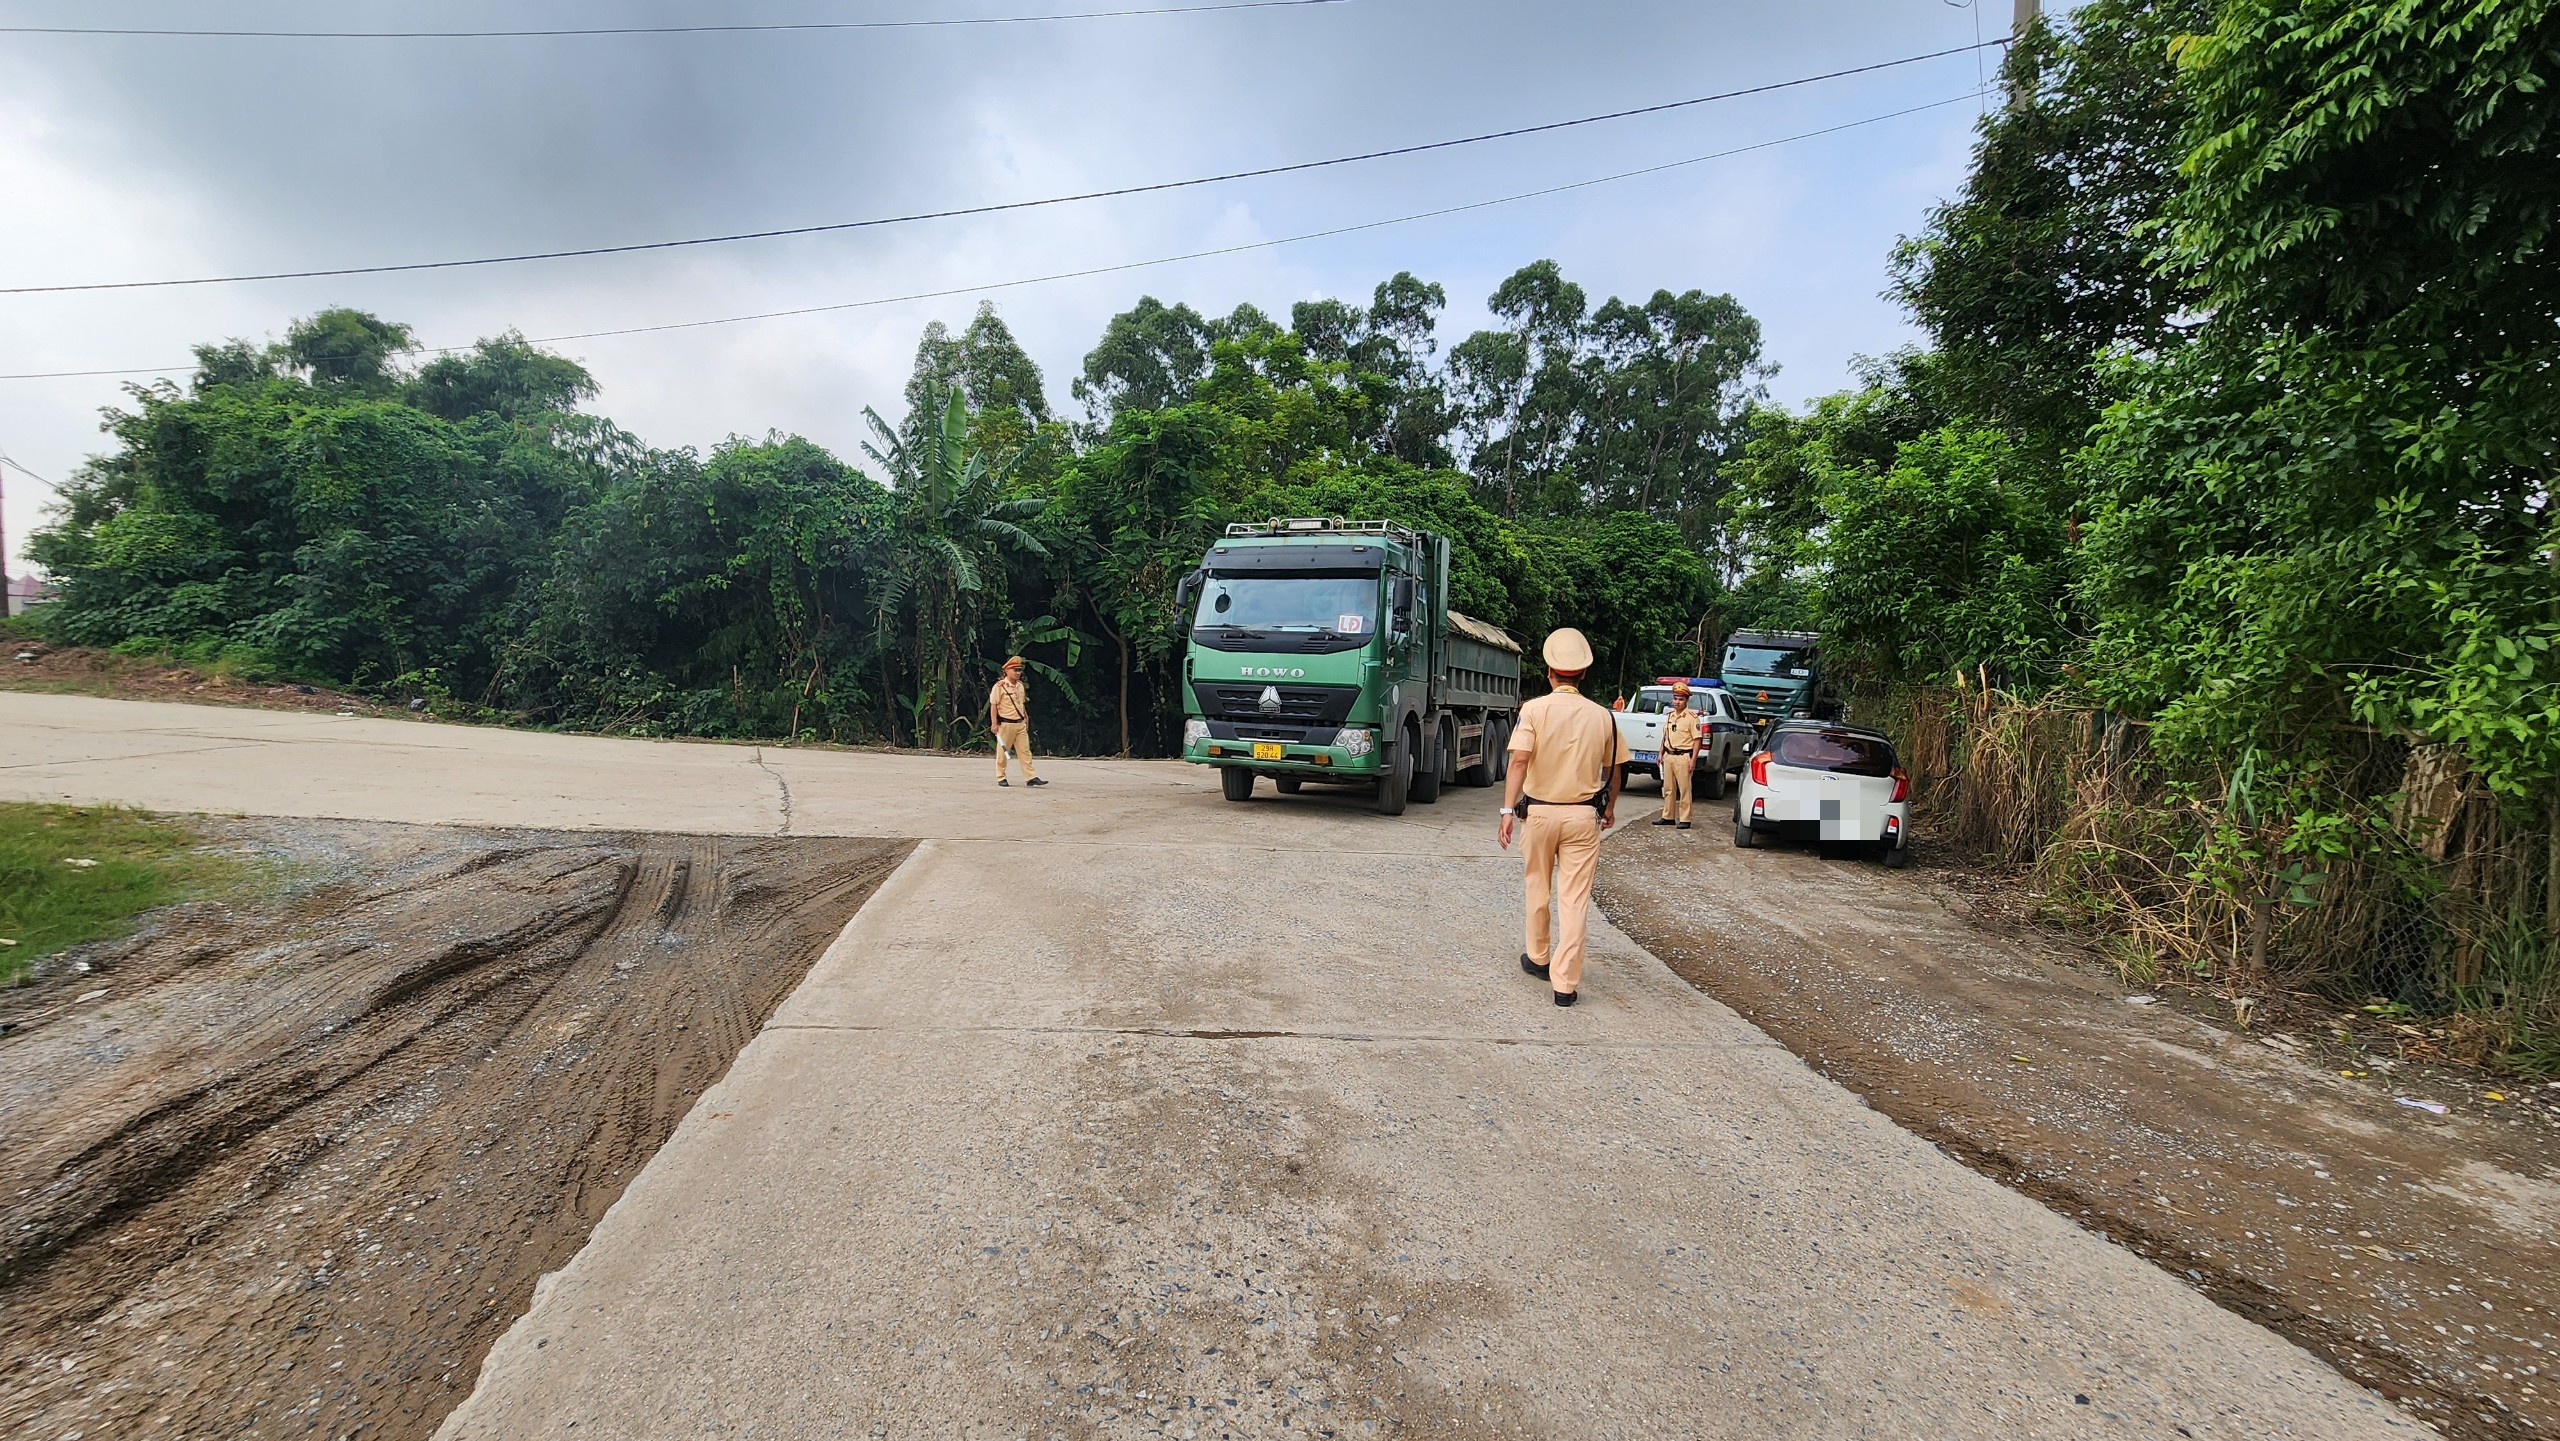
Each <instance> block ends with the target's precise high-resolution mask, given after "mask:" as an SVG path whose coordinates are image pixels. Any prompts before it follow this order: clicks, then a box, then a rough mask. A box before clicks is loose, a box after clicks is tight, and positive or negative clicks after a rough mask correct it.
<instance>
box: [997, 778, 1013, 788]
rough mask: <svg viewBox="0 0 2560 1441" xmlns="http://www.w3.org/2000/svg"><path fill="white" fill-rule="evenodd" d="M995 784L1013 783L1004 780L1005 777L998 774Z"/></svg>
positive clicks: (1007, 784)
mask: <svg viewBox="0 0 2560 1441" xmlns="http://www.w3.org/2000/svg"><path fill="white" fill-rule="evenodd" d="M996 784H997V785H1000V786H1009V785H1012V784H1013V782H1011V781H1009V780H1006V779H1005V778H1004V777H1002V776H998V777H996Z"/></svg>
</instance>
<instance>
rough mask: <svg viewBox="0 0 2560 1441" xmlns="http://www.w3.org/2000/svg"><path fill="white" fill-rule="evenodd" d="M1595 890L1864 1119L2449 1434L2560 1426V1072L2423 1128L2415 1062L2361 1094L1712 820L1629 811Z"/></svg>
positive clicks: (2264, 1041) (1813, 857)
mask: <svg viewBox="0 0 2560 1441" xmlns="http://www.w3.org/2000/svg"><path fill="white" fill-rule="evenodd" d="M1599 898H1600V902H1601V905H1602V906H1603V908H1604V909H1605V910H1606V911H1607V913H1608V915H1609V918H1610V919H1611V920H1612V921H1613V922H1615V923H1616V924H1617V925H1618V927H1619V928H1620V929H1622V930H1624V931H1625V932H1627V934H1628V935H1630V936H1632V937H1634V938H1635V939H1636V940H1637V941H1638V942H1640V943H1641V944H1643V945H1644V946H1645V947H1646V948H1647V949H1648V950H1651V951H1652V952H1653V953H1654V954H1655V955H1657V956H1659V957H1661V958H1662V959H1663V960H1664V961H1665V962H1666V963H1667V964H1669V965H1670V967H1671V968H1672V970H1673V971H1675V972H1677V973H1678V974H1679V975H1680V976H1681V977H1682V978H1683V979H1685V980H1687V981H1689V982H1690V983H1691V984H1693V985H1695V986H1697V987H1698V988H1699V989H1701V990H1703V991H1706V992H1707V993H1708V994H1710V995H1712V996H1714V997H1715V998H1716V999H1718V1000H1720V1001H1723V1002H1724V1003H1725V1004H1727V1005H1729V1006H1732V1007H1733V1008H1734V1009H1735V1010H1737V1011H1739V1012H1740V1013H1741V1014H1742V1015H1743V1016H1745V1017H1746V1018H1748V1019H1749V1020H1750V1021H1752V1022H1753V1023H1754V1024H1756V1025H1758V1026H1759V1027H1760V1028H1761V1029H1763V1030H1765V1031H1767V1032H1768V1033H1769V1034H1770V1035H1771V1036H1773V1037H1775V1038H1776V1039H1777V1040H1778V1041H1780V1042H1781V1043H1783V1044H1785V1045H1786V1046H1788V1047H1789V1048H1790V1049H1792V1050H1794V1051H1795V1052H1796V1053H1797V1054H1798V1055H1800V1056H1802V1057H1803V1058H1804V1059H1805V1060H1806V1061H1808V1062H1810V1063H1811V1064H1813V1065H1814V1066H1815V1067H1816V1068H1817V1069H1819V1070H1820V1071H1821V1072H1822V1073H1823V1074H1825V1075H1827V1076H1829V1077H1830V1078H1831V1079H1833V1080H1835V1081H1837V1082H1839V1083H1840V1084H1842V1085H1844V1086H1847V1087H1848V1088H1849V1089H1851V1090H1853V1091H1855V1092H1857V1093H1858V1094H1859V1095H1860V1096H1862V1097H1864V1098H1865V1099H1866V1101H1867V1102H1868V1104H1870V1105H1872V1106H1874V1107H1875V1108H1876V1109H1877V1110H1878V1111H1881V1112H1883V1113H1884V1114H1886V1115H1887V1116H1890V1117H1891V1118H1892V1119H1893V1120H1895V1121H1896V1122H1898V1123H1900V1124H1901V1125H1902V1126H1904V1127H1905V1128H1907V1129H1909V1130H1912V1131H1914V1132H1917V1133H1919V1134H1920V1135H1923V1136H1925V1137H1928V1138H1929V1139H1930V1140H1932V1141H1934V1142H1936V1143H1937V1144H1938V1145H1939V1146H1940V1147H1941V1148H1942V1149H1944V1150H1945V1151H1947V1152H1948V1153H1949V1154H1951V1155H1953V1156H1955V1157H1957V1158H1958V1159H1960V1160H1962V1161H1964V1162H1965V1163H1966V1164H1968V1165H1971V1166H1973V1167H1974V1168H1975V1169H1976V1170H1979V1171H1981V1172H1983V1173H1985V1174H1987V1175H1990V1176H1992V1177H1994V1178H1996V1179H1998V1180H2000V1181H2002V1182H2004V1183H2006V1184H2008V1185H2011V1186H2013V1187H2015V1188H2016V1189H2018V1190H2020V1191H2023V1192H2025V1193H2026V1194H2028V1195H2031V1196H2034V1197H2035V1198H2037V1199H2039V1200H2041V1201H2043V1202H2044V1203H2045V1204H2047V1205H2048V1206H2050V1207H2052V1208H2053V1209H2054V1210H2056V1211H2058V1212H2060V1213H2062V1214H2063V1215H2066V1216H2069V1217H2071V1218H2072V1219H2074V1220H2076V1221H2078V1222H2080V1223H2081V1224H2082V1225H2085V1226H2087V1227H2089V1228H2091V1229H2092V1230H2096V1231H2100V1232H2103V1233H2105V1234H2107V1235H2109V1236H2112V1237H2114V1238H2116V1239H2117V1240H2119V1241H2121V1242H2123V1243H2124V1244H2126V1245H2128V1246H2130V1247H2132V1248H2134V1249H2135V1250H2137V1251H2140V1252H2141V1253H2142V1254H2144V1255H2145V1256H2148V1257H2149V1258H2151V1259H2152V1260H2153V1261H2155V1262H2157V1263H2158V1264H2160V1265H2161V1266H2163V1267H2165V1268H2167V1269H2168V1270H2170V1271H2172V1272H2173V1273H2175V1274H2179V1275H2183V1276H2185V1277H2187V1278H2188V1279H2189V1280H2190V1281H2191V1282H2192V1283H2193V1284H2195V1285H2196V1286H2197V1287H2198V1288H2199V1289H2200V1290H2202V1291H2204V1292H2205V1293H2206V1294H2208V1295H2210V1296H2212V1297H2213V1298H2214V1299H2215V1300H2216V1301H2218V1302H2220V1303H2221V1304H2223V1305H2224V1306H2225V1307H2227V1308H2229V1309H2231V1310H2233V1311H2236V1312H2238V1313H2240V1314H2242V1315H2244V1316H2247V1317H2249V1318H2250V1319H2252V1320H2256V1321H2258V1322H2260V1323H2262V1324H2264V1325H2267V1326H2269V1327H2271V1328H2273V1329H2274V1330H2276V1331H2278V1332H2279V1333H2281V1334H2283V1335H2285V1336H2286V1337H2288V1338H2290V1339H2292V1340H2293V1341H2295V1342H2296V1343H2298V1344H2300V1345H2302V1346H2303V1347H2305V1348H2306V1349H2309V1350H2311V1351H2313V1352H2315V1353H2316V1354H2318V1355H2320V1356H2322V1357H2324V1358H2326V1359H2327V1360H2329V1361H2330V1362H2331V1363H2332V1364H2334V1365H2336V1366H2337V1367H2338V1368H2339V1369H2340V1370H2341V1371H2342V1372H2344V1373H2345V1374H2346V1375H2348V1376H2350V1377H2353V1378H2354V1379H2356V1380H2358V1381H2361V1382H2363V1383H2365V1384H2366V1385H2368V1386H2372V1387H2374V1388H2375V1389H2377V1390H2379V1391H2381V1392H2383V1393H2384V1394H2385V1395H2388V1396H2391V1397H2392V1398H2394V1399H2395V1400H2398V1401H2400V1402H2401V1403H2402V1404H2403V1405H2404V1406H2405V1407H2406V1408H2407V1409H2408V1410H2410V1411H2411V1412H2412V1413H2413V1414H2416V1415H2419V1416H2421V1417H2423V1418H2425V1419H2426V1420H2429V1421H2431V1422H2433V1423H2434V1424H2435V1425H2436V1426H2437V1427H2439V1428H2440V1429H2442V1430H2444V1431H2446V1432H2447V1433H2450V1434H2454V1435H2462V1436H2513V1435H2527V1434H2537V1433H2539V1434H2551V1433H2553V1432H2555V1431H2560V1318H2555V1315H2554V1312H2555V1310H2560V1241H2555V1239H2554V1238H2555V1236H2560V1105H2555V1104H2553V1103H2554V1102H2560V1090H2550V1089H2541V1088H2537V1089H2535V1090H2533V1091H2531V1092H2519V1093H2517V1094H2516V1095H2514V1096H2512V1097H2511V1098H2510V1099H2509V1100H2508V1101H2507V1102H2506V1103H2504V1104H2499V1105H2487V1106H2485V1107H2483V1106H2475V1105H2467V1104H2460V1103H2457V1104H2456V1105H2455V1106H2454V1107H2453V1108H2452V1110H2451V1113H2450V1114H2448V1115H2446V1116H2442V1117H2439V1116H2436V1115H2433V1114H2430V1113H2428V1112H2425V1111H2421V1110H2418V1109H2415V1108H2412V1107H2408V1106H2404V1105H2401V1104H2399V1103H2398V1102H2397V1100H2396V1096H2398V1095H2400V1094H2407V1093H2409V1091H2410V1090H2411V1089H2412V1088H2413V1086H2414V1082H2413V1081H2412V1080H2411V1079H2410V1076H2409V1073H2408V1072H2406V1071H2404V1072H2402V1073H2401V1077H2400V1079H2399V1081H2398V1082H2397V1084H2394V1085H2391V1086H2387V1087H2378V1085H2377V1080H2378V1079H2379V1078H2347V1077H2341V1076H2339V1075H2337V1074H2335V1073H2334V1072H2332V1071H2328V1070H2324V1069H2321V1068H2319V1067H2317V1066H2315V1065H2313V1064H2311V1063H2310V1061H2309V1059H2308V1058H2307V1055H2308V1053H2307V1052H2306V1051H2305V1050H2304V1048H2302V1047H2301V1046H2300V1045H2299V1044H2294V1045H2288V1044H2286V1043H2287V1042H2288V1041H2292V1040H2293V1039H2294V1038H2291V1037H2282V1038H2278V1037H2258V1036H2248V1035H2241V1034H2237V1033H2234V1032H2231V1031H2228V1030H2225V1029H2222V1028H2219V1027H2215V1026H2211V1025H2207V1024H2205V1023H2203V1022H2201V1021H2199V1020H2196V1019H2195V1018H2192V1017H2189V1016H2185V1015H2182V1014H2179V1013H2178V1012H2176V1011H2175V1010H2174V1009H2173V1008H2170V1007H2167V1006H2156V1005H2155V1006H2134V1005H2128V1004H2127V1003H2126V1000H2125V992H2124V989H2123V988H2122V987H2121V986H2118V985H2116V984H2114V983H2113V982H2112V981H2111V980H2109V979H2107V978H2105V977H2103V976H2101V975H2099V974H2097V973H2095V970H2094V968H2092V967H2089V966H2088V965H2086V964H2085V963H2084V958H2083V957H2082V956H2080V955H2079V954H2078V953H2077V952H2076V950H2074V949H2073V948H2070V947H2068V946H2067V945H2065V944H2063V943H2060V942H2057V941H2054V940H2051V939H2048V938H2043V937H2038V936H2033V935H2029V936H2012V935H2004V934H1998V933H1995V932H1994V931H1992V930H1990V929H1988V928H1985V927H1983V926H1980V925H1977V924H1974V923H1972V922H1971V921H1969V920H1968V918H1967V916H1966V914H1965V911H1966V908H1967V907H1968V906H1969V905H1970V902H1969V901H1968V900H1967V898H1965V897H1964V896H1962V895H1960V894H1958V893H1955V892H1953V891H1951V890H1949V889H1948V888H1946V887H1945V886H1943V885H1940V884H1937V883H1934V882H1933V881H1932V880H1931V879H1930V877H1929V875H1928V873H1927V872H1926V871H1925V869H1923V870H1914V871H1912V872H1909V873H1907V874H1904V875H1898V876H1897V875H1894V874H1892V873H1889V872H1886V871H1884V870H1883V869H1882V868H1880V867H1878V866H1877V865H1875V864H1874V863H1873V862H1872V861H1865V860H1856V861H1852V860H1830V859H1824V858H1823V857H1821V856H1820V855H1818V854H1816V853H1815V852H1813V851H1811V850H1797V849H1784V850H1776V851H1769V850H1754V851H1738V850H1735V849H1732V848H1731V847H1730V846H1729V845H1728V844H1727V841H1726V838H1725V834H1724V829H1723V828H1722V827H1710V826H1705V825H1702V826H1701V827H1700V828H1699V829H1697V830H1693V831H1688V832H1680V831H1675V830H1671V829H1668V828H1662V829H1657V828H1654V827H1651V826H1638V827H1635V828H1634V829H1633V832H1632V833H1631V834H1628V835H1625V836H1623V837H1621V838H1619V839H1617V840H1614V841H1612V843H1611V844H1610V845H1609V846H1608V847H1607V848H1606V849H1605V850H1604V851H1603V855H1602V863H1601V868H1600V885H1599ZM2270 1042H2272V1044H2270ZM2413 1098H2416V1099H2427V1098H2429V1093H2428V1092H2426V1091H2425V1090H2424V1089H2423V1088H2418V1089H2417V1094H2416V1096H2415V1097H2413Z"/></svg>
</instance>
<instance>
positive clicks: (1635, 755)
mask: <svg viewBox="0 0 2560 1441" xmlns="http://www.w3.org/2000/svg"><path fill="white" fill-rule="evenodd" d="M1627 758H1628V759H1629V760H1635V761H1642V762H1644V763H1646V764H1647V765H1650V764H1652V763H1653V762H1655V761H1658V760H1661V759H1662V756H1661V754H1660V753H1659V752H1657V751H1631V752H1629V753H1628V755H1627Z"/></svg>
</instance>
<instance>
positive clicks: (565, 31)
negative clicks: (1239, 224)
mask: <svg viewBox="0 0 2560 1441" xmlns="http://www.w3.org/2000/svg"><path fill="white" fill-rule="evenodd" d="M1349 3H1351V0H1230V3H1226V4H1217V5H1165V6H1154V7H1148V8H1144V9H1134V8H1133V9H1127V10H1080V11H1075V12H1072V13H1068V14H1062V15H963V16H951V17H946V18H937V19H924V20H798V21H778V22H774V23H771V24H730V25H594V26H576V27H567V26H564V27H559V28H555V29H544V30H188V29H177V28H170V27H156V26H140V25H134V26H125V25H0V35H138V36H149V37H154V38H160V39H183V40H547V39H569V38H574V37H579V36H588V35H755V34H770V33H774V32H779V31H791V30H935V29H943V28H947V27H951V26H962V25H1049V24H1055V23H1057V22H1058V21H1061V20H1125V19H1132V18H1135V17H1138V16H1144V15H1212V14H1216V13H1218V12H1220V11H1225V10H1294V9H1304V8H1306V7H1308V6H1311V5H1347V4H1349Z"/></svg>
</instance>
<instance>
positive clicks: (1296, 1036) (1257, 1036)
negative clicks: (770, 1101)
mask: <svg viewBox="0 0 2560 1441" xmlns="http://www.w3.org/2000/svg"><path fill="white" fill-rule="evenodd" d="M765 1029H766V1030H768V1031H822V1032H832V1033H836V1034H843V1035H883V1036H1143V1037H1146V1038H1148V1039H1151V1040H1171V1041H1333V1042H1341V1043H1345V1044H1351V1045H1435V1046H1555V1047H1563V1048H1569V1049H1574V1050H1588V1051H1639V1052H1650V1051H1705V1052H1716V1051H1730V1050H1735V1049H1737V1048H1751V1049H1777V1043H1776V1042H1774V1041H1771V1040H1768V1039H1767V1038H1765V1037H1760V1038H1744V1039H1734V1040H1712V1041H1656V1040H1646V1041H1613V1040H1604V1039H1582V1038H1575V1037H1565V1036H1495V1035H1462V1034H1451V1033H1448V1032H1435V1031H1290V1030H1231V1029H1222V1028H1218V1027H1208V1026H1201V1027H1180V1026H898V1025H862V1024H856V1023H845V1024H826V1023H821V1022H810V1021H776V1022H774V1023H772V1024H771V1025H768V1026H766V1027H765Z"/></svg>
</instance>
